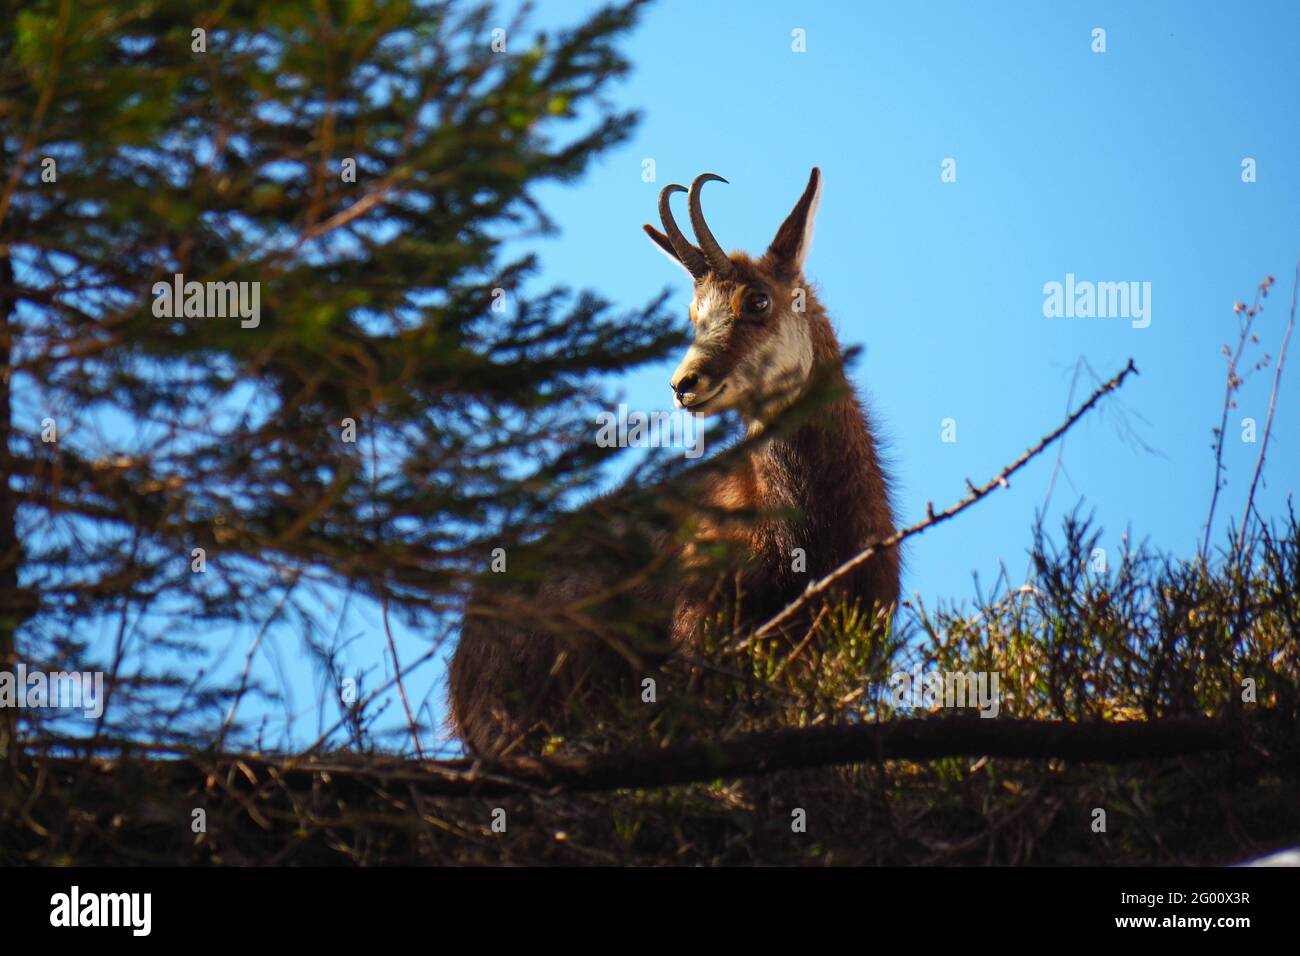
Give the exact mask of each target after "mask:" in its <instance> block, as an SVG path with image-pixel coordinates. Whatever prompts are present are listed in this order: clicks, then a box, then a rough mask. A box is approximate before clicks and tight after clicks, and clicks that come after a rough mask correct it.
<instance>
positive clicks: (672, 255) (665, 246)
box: [641, 223, 703, 281]
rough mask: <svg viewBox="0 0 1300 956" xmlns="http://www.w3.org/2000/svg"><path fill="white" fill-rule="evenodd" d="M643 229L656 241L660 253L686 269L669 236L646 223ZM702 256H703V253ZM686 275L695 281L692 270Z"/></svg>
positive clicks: (687, 271)
mask: <svg viewBox="0 0 1300 956" xmlns="http://www.w3.org/2000/svg"><path fill="white" fill-rule="evenodd" d="M641 228H642V229H644V230H645V234H646V235H647V236H649V237H650V238H651V239H653V240H654V244H655V245H656V246H658V247H659V251H660V252H662V253H663V254H664V255H666V256H667V257H668V258H669V259H671V260H672V261H673V262H674V263H676V264H677V265H678V266H681V268H683V269H686V264H685V263H684V262H682V260H681V259H679V258H678V256H677V251H676V250H675V249H673V244H672V242H671V241H670V240H669V239H668V237H667V236H665V235H664V234H663V233H662V232H660V231H659V230H658V229H656V228H655V227H654V226H652V225H650V224H649V223H646V224H645V225H644V226H642V227H641ZM701 255H703V253H701ZM686 274H687V275H689V276H691V281H694V280H695V276H693V275H691V270H690V269H686Z"/></svg>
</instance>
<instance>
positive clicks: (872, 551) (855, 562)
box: [751, 359, 1137, 640]
mask: <svg viewBox="0 0 1300 956" xmlns="http://www.w3.org/2000/svg"><path fill="white" fill-rule="evenodd" d="M1130 372H1131V373H1133V374H1137V366H1135V365H1134V364H1133V360H1132V359H1129V361H1128V364H1127V365H1126V366H1124V368H1123V370H1121V371H1120V372H1119V374H1118V375H1116V376H1114V377H1113V378H1111V379H1110V380H1109V381H1108V382H1105V383H1104V384H1102V385H1101V386H1100V387H1098V389H1097V390H1096V391H1095V392H1093V393H1092V395H1091V397H1089V399H1088V400H1087V401H1086V402H1084V403H1083V404H1082V405H1081V406H1079V408H1078V409H1077V410H1076V411H1075V412H1074V413H1073V414H1071V415H1070V417H1069V418H1067V419H1066V420H1065V422H1064V423H1063V424H1062V425H1061V426H1060V427H1059V428H1057V429H1056V430H1055V431H1053V432H1052V433H1051V434H1049V435H1046V436H1044V437H1043V438H1042V439H1041V440H1040V441H1039V442H1038V444H1037V445H1035V446H1034V447H1032V448H1030V449H1029V450H1028V451H1026V452H1025V453H1024V454H1023V455H1021V456H1020V457H1019V458H1017V459H1016V460H1015V461H1014V462H1013V463H1012V464H1010V465H1008V466H1007V467H1006V468H1004V469H1002V471H1001V472H999V473H998V474H997V475H996V476H995V477H993V478H991V479H990V480H989V481H988V482H987V483H986V484H984V485H982V486H981V487H979V488H976V487H975V486H974V485H973V484H971V482H970V479H967V481H966V487H967V488H969V489H970V493H969V494H967V495H966V497H965V498H962V499H961V500H960V501H958V502H957V503H956V504H954V505H952V506H951V507H949V508H948V509H947V510H945V511H939V512H936V511H935V510H934V507H933V505H930V504H927V505H926V517H925V518H923V519H922V520H920V521H918V522H917V523H916V524H913V525H911V526H909V527H907V528H904V529H902V530H901V531H896V532H894V533H893V534H892V535H890V536H889V537H887V538H884V539H883V540H881V541H877V542H874V543H873V544H871V545H870V546H869V547H867V548H866V549H865V550H863V551H861V552H859V553H858V554H857V555H855V556H854V557H852V558H850V559H849V560H848V561H845V562H844V563H843V564H841V565H840V566H839V567H838V568H836V569H835V570H834V571H832V572H831V573H830V574H828V575H826V577H824V578H822V579H821V580H819V581H814V582H813V583H811V584H809V585H808V587H806V588H805V589H804V592H803V593H802V594H801V595H799V597H797V598H796V599H795V600H794V601H792V602H791V603H790V604H788V605H786V608H785V610H783V611H782V612H781V613H780V614H778V615H776V616H775V617H773V618H772V619H771V620H769V621H768V622H767V623H766V624H764V625H762V626H761V627H760V628H758V630H756V631H755V632H754V634H753V636H752V637H751V640H757V639H759V638H763V637H766V636H767V635H768V634H771V633H772V632H773V631H775V630H776V629H777V628H779V627H780V626H781V625H782V624H784V623H786V622H787V621H789V620H790V619H791V618H792V617H794V616H795V615H796V614H797V613H799V611H800V610H801V609H802V608H803V607H804V605H806V604H807V603H808V602H809V601H810V600H811V599H812V598H814V597H816V596H817V595H818V594H821V593H823V592H825V591H826V590H828V589H829V588H830V587H831V586H832V585H833V584H835V582H836V581H838V580H840V578H842V577H844V576H845V575H846V574H848V573H850V572H851V571H853V570H854V569H855V568H857V567H859V566H861V565H862V564H865V563H866V562H867V561H869V560H870V559H871V558H872V557H873V556H874V555H876V554H878V553H879V552H880V551H883V550H885V549H887V548H896V547H898V545H899V544H901V543H902V542H903V541H906V540H907V539H908V538H910V537H912V536H913V535H916V534H920V533H921V532H922V531H924V530H925V529H926V528H929V527H931V526H933V525H936V524H940V523H941V522H944V521H947V520H948V519H949V518H952V517H955V516H956V515H959V514H961V513H962V512H963V511H965V510H966V509H967V508H969V507H970V506H971V505H973V504H975V503H976V502H977V501H979V500H980V499H982V498H984V497H985V496H987V495H989V494H990V493H992V491H993V490H994V489H995V488H998V487H1002V488H1006V487H1008V484H1009V482H1008V479H1009V478H1010V477H1011V476H1012V475H1014V474H1015V473H1016V472H1017V471H1019V470H1020V469H1021V468H1023V467H1024V466H1025V465H1026V464H1027V463H1028V462H1029V461H1030V459H1032V458H1034V457H1035V456H1036V455H1038V454H1039V453H1041V452H1042V451H1043V449H1045V448H1047V446H1049V445H1050V444H1052V442H1054V441H1056V440H1057V439H1058V438H1060V437H1061V436H1062V435H1064V434H1065V433H1066V432H1067V431H1068V430H1069V429H1070V428H1071V427H1072V426H1073V425H1074V423H1075V422H1077V421H1078V420H1079V419H1080V418H1082V417H1083V416H1084V415H1086V414H1087V413H1088V412H1089V411H1090V410H1091V409H1092V407H1093V406H1094V405H1096V404H1097V403H1098V402H1099V401H1101V399H1102V398H1103V397H1104V396H1106V395H1108V394H1109V393H1111V392H1113V391H1115V389H1117V388H1119V387H1120V386H1121V385H1122V384H1124V379H1125V378H1127V377H1128V375H1129V373H1130Z"/></svg>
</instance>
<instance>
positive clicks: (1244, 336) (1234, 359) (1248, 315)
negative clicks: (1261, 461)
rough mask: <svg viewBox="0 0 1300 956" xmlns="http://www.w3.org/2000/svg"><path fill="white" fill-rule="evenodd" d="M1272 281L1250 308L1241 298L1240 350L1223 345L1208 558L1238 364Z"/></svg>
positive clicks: (1204, 552) (1207, 527)
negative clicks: (1222, 382)
mask: <svg viewBox="0 0 1300 956" xmlns="http://www.w3.org/2000/svg"><path fill="white" fill-rule="evenodd" d="M1272 285H1273V277H1272V276H1268V277H1267V278H1266V279H1265V280H1264V281H1263V282H1261V283H1260V284H1259V287H1258V288H1256V289H1255V301H1254V303H1253V304H1252V305H1251V306H1250V307H1249V308H1247V307H1246V306H1245V305H1244V304H1243V303H1240V302H1239V303H1237V304H1236V305H1235V306H1234V307H1233V311H1234V312H1236V313H1237V314H1238V315H1243V316H1244V318H1243V319H1242V320H1241V327H1240V329H1239V332H1240V335H1239V338H1238V340H1237V350H1236V352H1233V351H1231V350H1230V349H1229V348H1228V346H1226V345H1225V346H1224V347H1223V354H1224V357H1225V358H1227V360H1228V377H1227V382H1226V383H1225V385H1224V389H1223V415H1222V416H1221V417H1220V418H1219V427H1218V428H1217V429H1216V430H1215V442H1214V494H1212V495H1211V496H1210V513H1209V515H1207V516H1206V519H1205V538H1204V539H1203V540H1202V542H1201V557H1202V558H1203V559H1207V560H1208V558H1209V555H1210V535H1211V534H1212V533H1213V530H1214V512H1215V509H1216V508H1217V507H1218V504H1219V492H1220V491H1222V490H1223V443H1224V441H1225V440H1226V435H1227V431H1228V412H1229V411H1230V410H1231V409H1232V408H1233V406H1234V404H1235V403H1234V402H1233V400H1232V396H1233V393H1234V392H1236V391H1237V389H1239V388H1241V383H1242V382H1243V381H1244V380H1245V379H1244V377H1243V376H1241V375H1238V374H1237V366H1238V363H1239V362H1240V361H1241V356H1242V353H1244V352H1245V350H1246V345H1247V344H1248V343H1249V342H1251V341H1252V340H1253V336H1252V335H1251V327H1252V326H1253V325H1254V323H1255V317H1256V316H1257V315H1259V313H1260V309H1261V304H1260V302H1261V300H1262V299H1263V298H1265V297H1266V296H1267V295H1268V290H1269V288H1270V287H1271V286H1272ZM1247 374H1249V373H1247Z"/></svg>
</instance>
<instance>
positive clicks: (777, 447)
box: [450, 170, 899, 754]
mask: <svg viewBox="0 0 1300 956" xmlns="http://www.w3.org/2000/svg"><path fill="white" fill-rule="evenodd" d="M817 188H819V178H818V173H817V171H816V170H814V172H813V177H812V179H811V180H810V182H809V187H808V189H807V190H806V191H805V193H804V196H803V198H802V199H801V200H800V202H799V204H798V205H797V206H796V207H795V210H794V211H793V212H792V213H791V215H790V216H789V217H788V218H787V220H786V222H785V223H784V224H783V225H782V227H781V230H780V231H779V232H778V234H777V237H776V239H774V240H773V243H772V245H771V247H770V248H769V249H768V251H767V254H766V255H764V256H763V257H762V258H761V259H759V260H757V261H755V260H753V259H751V258H750V257H748V256H746V255H744V254H741V253H733V254H732V255H731V256H730V260H731V264H732V270H731V271H732V274H731V275H728V276H725V277H720V276H718V275H715V274H713V273H710V274H708V275H704V276H702V277H700V278H698V279H697V281H696V300H695V301H696V302H703V301H705V300H706V299H709V298H712V300H713V301H721V302H725V303H727V304H728V306H729V310H730V318H731V321H724V322H722V323H720V324H719V325H718V326H717V327H714V328H711V329H708V330H702V329H697V333H698V335H699V337H700V340H704V341H706V344H707V346H708V347H707V348H701V349H700V350H699V351H698V352H693V353H688V354H691V355H695V356H696V357H695V358H694V359H688V360H687V362H684V363H683V368H679V369H678V372H677V374H676V375H675V376H674V383H675V385H674V387H675V388H676V383H677V382H678V381H680V380H683V379H684V377H687V376H693V377H699V378H700V380H702V381H707V382H719V383H721V382H730V383H734V384H737V386H738V387H737V388H736V389H734V390H732V391H731V392H728V393H727V396H726V400H727V402H728V403H729V405H728V407H735V408H739V409H740V410H741V411H742V414H744V415H745V417H746V418H747V419H748V421H749V427H750V432H751V435H755V434H759V433H766V434H765V437H766V439H767V440H766V441H764V442H762V443H761V444H760V445H759V447H758V448H757V450H756V451H754V452H753V453H752V454H750V455H749V456H748V457H746V458H745V459H744V460H743V461H742V462H741V463H740V464H739V466H738V467H736V468H735V469H734V470H732V471H731V472H730V473H728V474H725V475H723V476H721V477H720V478H716V479H714V480H713V481H712V482H711V483H710V484H709V485H708V486H707V487H706V488H704V490H703V499H704V504H705V506H706V507H704V508H702V509H700V512H701V515H702V516H707V517H704V518H703V520H701V521H700V522H699V526H700V531H699V533H698V534H697V535H696V537H695V539H694V540H693V541H690V542H687V543H686V544H685V545H684V546H682V545H681V544H680V543H675V542H674V541H673V539H672V538H671V537H670V536H666V535H658V536H656V537H655V542H656V545H655V546H656V547H658V548H660V549H662V550H663V555H664V557H665V558H666V560H667V562H668V563H670V564H672V565H673V566H674V567H675V568H676V569H677V570H678V572H679V573H678V574H677V575H676V577H675V578H672V579H670V581H671V582H672V583H667V584H665V583H663V582H662V581H661V582H659V583H653V584H652V583H649V582H647V583H645V584H644V585H638V586H636V587H634V588H632V589H631V590H630V591H628V590H626V589H625V590H624V591H623V593H622V594H621V595H619V596H618V597H617V598H615V599H613V600H612V601H607V602H605V603H604V604H602V605H601V606H600V607H598V608H596V609H595V610H594V611H590V612H588V613H587V614H586V615H578V616H575V617H569V618H566V619H564V620H555V621H548V622H542V621H541V620H540V619H538V618H537V616H536V614H533V615H532V616H530V617H529V618H528V620H529V624H528V625H527V626H521V625H520V624H519V623H517V621H518V617H511V615H510V614H509V613H508V612H507V613H505V614H503V615H501V616H497V617H485V616H481V615H479V614H476V613H475V610H474V607H473V606H472V607H471V610H470V612H469V613H468V614H467V616H466V619H465V626H464V628H463V632H462V636H461V641H460V645H459V646H458V648H457V650H456V654H455V657H454V659H453V661H452V665H451V672H450V682H451V705H452V720H453V723H454V724H455V726H456V728H457V730H458V731H459V733H460V735H461V737H462V739H464V740H465V742H466V743H467V744H468V745H469V747H470V748H471V749H472V750H474V751H476V752H479V753H484V754H493V753H500V752H502V751H503V750H505V749H507V748H509V747H511V746H512V745H519V744H522V745H524V746H526V747H530V746H534V745H535V742H536V739H537V735H538V732H539V731H540V732H542V733H545V732H546V731H551V732H555V731H562V730H563V729H564V728H565V727H566V726H568V725H569V724H570V723H571V722H572V721H571V720H570V718H573V717H575V716H576V715H577V714H578V712H581V713H582V715H583V716H584V718H590V716H591V714H592V713H593V712H594V713H599V711H600V709H601V702H602V698H610V697H613V696H615V695H618V696H622V695H625V694H626V695H631V694H634V693H635V692H636V689H637V684H636V680H637V678H639V676H641V675H644V674H645V673H646V672H647V670H648V669H649V668H652V667H653V666H654V665H655V664H656V663H658V662H660V661H661V660H662V659H663V655H664V653H665V652H670V651H672V650H679V651H680V650H688V651H691V650H694V646H695V644H696V642H697V639H698V637H699V635H700V629H701V624H702V622H703V621H704V620H706V619H707V618H709V617H711V616H712V615H713V614H715V613H716V612H717V611H718V610H719V607H720V598H719V594H720V591H725V590H727V589H719V588H718V587H717V583H718V569H717V568H716V567H713V566H711V565H710V564H709V563H708V562H706V561H704V560H703V558H702V552H703V550H704V546H705V545H706V544H709V543H710V542H717V541H719V540H725V541H726V542H728V543H730V544H731V545H732V550H731V552H730V553H732V554H735V555H739V559H738V561H737V563H736V566H735V567H734V568H733V569H732V570H733V572H734V574H735V575H738V576H739V593H740V594H741V595H742V600H741V604H740V607H739V608H738V609H737V613H738V616H739V618H740V620H741V624H742V627H743V626H753V625H756V624H758V623H761V622H762V621H764V620H766V619H767V618H769V617H770V616H771V615H773V614H775V613H776V612H778V611H779V610H781V609H782V608H783V607H784V606H785V605H786V604H788V603H789V602H790V601H791V600H793V599H794V598H795V597H797V596H798V594H799V593H800V592H801V591H802V590H803V588H804V587H805V586H806V585H807V584H808V583H809V582H810V581H812V580H815V579H817V578H819V577H822V576H824V575H825V574H827V573H829V572H830V571H832V570H833V569H835V568H836V567H838V566H839V565H840V564H842V563H843V562H844V561H846V560H848V559H849V558H851V557H853V556H854V555H856V554H857V553H859V552H860V551H861V550H862V549H863V548H865V547H866V546H867V545H868V544H870V543H871V542H873V541H878V540H880V539H881V538H884V537H887V536H888V535H890V534H892V533H893V531H894V518H893V509H892V506H891V504H890V496H889V486H888V480H887V478H886V477H885V474H884V471H883V469H882V468H881V463H880V460H879V457H878V452H877V447H876V441H875V438H874V437H873V433H872V429H871V427H870V424H869V422H868V419H867V417H866V414H865V412H864V411H863V408H862V406H861V404H860V403H859V401H858V399H857V397H856V395H855V393H854V390H853V388H852V385H851V384H850V383H849V382H848V380H847V378H846V377H845V375H844V372H843V369H842V356H841V351H840V346H839V342H838V341H837V340H836V337H835V333H834V331H833V329H832V327H831V323H830V320H829V319H828V317H827V315H826V312H825V310H824V308H823V307H822V305H821V304H820V302H819V301H818V300H817V298H816V296H815V294H814V293H813V291H812V289H810V288H808V286H807V284H806V282H805V280H804V279H803V275H802V270H801V268H799V263H800V262H801V260H802V257H803V255H804V254H806V251H807V250H806V249H805V248H802V243H803V242H804V241H805V236H806V230H805V225H806V222H805V220H806V218H807V217H808V215H809V211H810V208H811V207H812V206H814V205H815V200H816V189H817ZM647 231H649V232H650V233H651V237H652V238H654V239H655V241H656V242H658V243H659V244H660V246H661V247H664V248H666V249H668V250H671V245H670V244H668V240H667V239H666V237H663V236H662V234H658V235H656V231H655V230H650V229H649V228H648V227H647ZM756 288H757V289H761V290H764V291H765V292H766V293H767V294H768V295H769V296H770V299H771V302H772V306H771V309H770V312H771V314H770V315H769V316H768V317H767V319H766V321H760V320H754V321H739V318H740V317H741V315H742V310H743V308H744V302H745V300H746V297H747V296H748V295H750V294H751V290H753V289H756ZM799 289H802V290H803V292H804V296H805V300H804V302H805V310H804V311H803V312H797V311H794V310H793V309H791V308H790V307H789V306H788V303H791V302H792V301H794V297H795V293H796V290H799ZM700 318H701V317H700V316H699V315H698V314H697V310H696V308H695V302H693V303H692V309H691V320H692V322H693V323H695V322H698V321H699V320H700ZM782 322H802V323H806V326H805V327H806V329H807V332H808V339H807V341H809V342H810V344H811V351H812V362H811V370H810V373H809V375H808V376H807V378H806V379H805V380H804V381H801V382H794V383H792V384H791V386H790V388H789V389H788V391H787V393H785V394H783V395H782V396H780V401H776V402H774V401H773V400H772V396H771V395H769V394H761V393H757V392H754V393H753V394H749V393H746V394H737V393H738V392H740V391H741V386H744V385H745V382H744V381H741V379H742V378H743V375H742V372H740V371H738V369H746V368H748V369H749V374H751V375H752V374H753V373H754V368H753V367H752V365H753V363H752V359H753V356H755V355H759V354H762V352H763V349H764V346H765V344H770V343H771V337H772V336H777V335H779V334H780V333H781V326H780V323H782ZM802 341H803V340H801V342H802ZM747 361H748V362H749V365H746V362H747ZM688 365H689V368H688V367H686V366H688ZM761 371H762V369H761V367H759V372H761ZM818 376H824V377H825V379H826V380H827V382H826V384H828V385H829V387H830V388H831V390H832V392H833V393H834V394H835V395H836V396H837V397H836V398H834V399H833V400H831V401H829V402H827V403H825V404H822V405H820V406H818V407H817V408H815V409H814V411H813V412H812V414H811V415H810V417H809V418H808V419H807V420H806V421H804V422H802V423H801V424H800V425H799V426H798V427H797V428H794V429H793V430H790V431H789V432H788V433H785V432H783V431H782V429H781V428H779V427H773V426H774V425H778V424H779V421H780V414H781V411H782V410H783V409H784V408H786V407H788V406H789V404H790V401H791V400H794V399H797V398H798V397H799V394H800V393H801V392H802V391H803V390H804V389H806V388H807V387H809V386H810V383H811V382H812V381H813V380H814V379H816V378H817V377H818ZM748 391H749V392H753V389H749V390H748ZM700 404H705V405H707V404H708V402H701V403H700ZM588 510H589V512H590V513H591V514H592V515H593V516H594V519H593V522H592V524H591V526H590V527H591V528H592V529H593V530H594V529H596V528H601V529H605V528H609V527H612V526H617V525H618V518H617V502H615V501H612V500H611V499H608V498H607V499H602V500H601V501H599V502H597V503H595V504H594V505H593V506H591V508H590V509H588ZM731 516H735V518H734V520H732V518H731ZM578 537H579V538H581V539H582V540H588V541H595V540H596V538H598V537H599V535H595V534H593V535H592V536H590V537H585V538H584V537H583V536H581V535H579V536H578ZM599 547H600V546H599V545H597V544H592V545H590V547H584V548H580V549H579V551H571V552H569V553H570V554H572V561H569V562H566V568H565V569H564V570H562V571H561V572H559V573H557V574H556V575H554V576H553V577H552V578H550V579H549V580H547V581H546V583H544V584H543V585H542V586H541V587H540V588H539V589H538V593H537V594H536V595H535V598H536V600H535V601H534V602H533V603H532V605H531V606H532V607H538V606H542V607H556V608H558V607H564V606H567V605H570V604H572V603H573V602H574V601H576V600H579V599H580V598H582V597H583V596H584V595H590V594H593V593H601V592H603V591H604V590H606V589H610V588H613V589H615V590H617V589H618V585H619V572H618V571H617V570H616V568H617V565H616V563H611V562H608V561H607V560H605V559H604V558H603V557H602V555H601V554H600V553H599ZM796 548H802V549H803V550H804V552H805V554H806V560H807V567H806V570H805V571H803V572H796V571H794V570H793V567H792V566H793V555H794V551H795V549H796ZM580 552H585V553H580ZM898 587H899V559H898V554H897V551H896V550H895V549H890V550H888V551H885V552H883V553H881V554H879V555H877V556H876V557H874V558H873V559H872V560H871V561H869V562H867V563H866V564H865V565H863V566H862V567H861V568H859V569H858V570H857V571H856V572H855V573H853V574H851V575H848V576H847V577H846V578H844V579H843V580H842V581H841V582H839V587H838V589H837V590H836V591H835V592H834V593H833V594H831V595H829V597H830V599H831V600H836V601H837V600H842V599H845V598H848V599H850V600H858V601H860V602H861V603H862V604H863V605H865V606H866V607H871V606H873V605H875V606H878V607H880V608H886V609H888V608H892V606H893V605H894V604H896V602H897V599H898ZM486 603H489V601H488V596H487V595H486V594H485V593H484V591H483V589H480V591H479V592H478V593H477V594H476V599H475V601H474V602H472V605H480V606H481V605H485V604H486ZM647 611H649V612H651V613H649V614H646V613H645V612H647ZM634 615H640V616H641V617H642V618H645V619H647V620H648V630H647V629H646V628H643V629H642V631H641V632H640V634H641V636H640V637H639V638H630V639H629V638H626V637H622V638H615V639H613V640H611V638H610V636H609V634H610V631H609V629H608V628H607V627H606V626H605V624H604V623H603V622H609V621H626V620H629V619H630V618H631V617H632V616H634ZM656 620H657V621H659V622H660V623H658V624H655V621H656ZM799 624H802V625H803V627H806V626H807V620H806V618H804V619H802V620H801V621H799V622H796V628H798V625H799ZM656 631H657V633H656ZM799 633H800V634H801V633H802V631H801V630H800V631H799ZM665 635H666V637H667V644H666V646H665V645H664V644H663V643H661V641H662V640H663V636H665ZM627 699H635V698H631V697H629V698H627Z"/></svg>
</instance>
